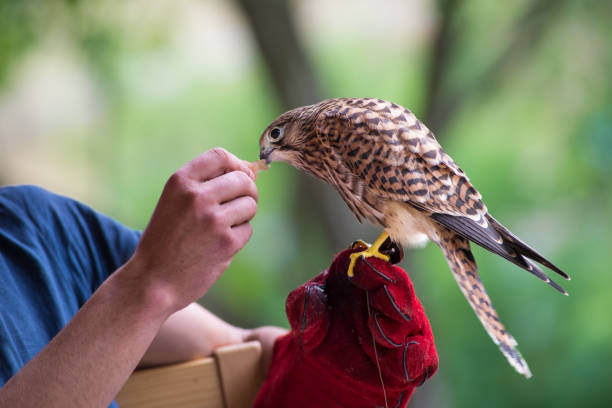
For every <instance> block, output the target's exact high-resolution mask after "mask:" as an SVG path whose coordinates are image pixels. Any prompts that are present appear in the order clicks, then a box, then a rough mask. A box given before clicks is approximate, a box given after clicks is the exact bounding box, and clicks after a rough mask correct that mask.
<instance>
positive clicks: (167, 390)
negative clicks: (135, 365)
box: [116, 357, 224, 408]
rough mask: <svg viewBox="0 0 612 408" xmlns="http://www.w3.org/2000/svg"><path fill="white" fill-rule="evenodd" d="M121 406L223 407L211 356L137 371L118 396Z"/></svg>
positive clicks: (147, 407)
mask: <svg viewBox="0 0 612 408" xmlns="http://www.w3.org/2000/svg"><path fill="white" fill-rule="evenodd" d="M116 400H117V403H118V404H119V406H120V407H121V408H162V407H164V408H166V407H172V408H224V403H223V395H222V393H221V384H220V382H219V377H218V374H217V366H216V363H215V360H214V359H213V358H210V357H209V358H203V359H199V360H194V361H189V362H186V363H180V364H173V365H169V366H164V367H156V368H149V369H144V370H138V371H136V372H134V374H132V376H131V377H130V378H129V379H128V381H127V382H126V384H125V385H124V386H123V388H122V389H121V391H120V392H119V394H118V395H117V398H116Z"/></svg>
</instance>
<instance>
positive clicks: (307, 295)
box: [300, 286, 311, 351]
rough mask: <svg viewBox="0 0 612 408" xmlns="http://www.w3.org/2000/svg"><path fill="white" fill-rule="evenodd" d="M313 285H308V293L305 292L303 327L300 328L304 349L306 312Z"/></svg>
mask: <svg viewBox="0 0 612 408" xmlns="http://www.w3.org/2000/svg"><path fill="white" fill-rule="evenodd" d="M310 288H311V286H307V287H306V293H305V294H304V311H303V312H302V329H301V330H300V350H302V351H303V350H304V330H305V329H306V314H307V311H308V298H309V295H310Z"/></svg>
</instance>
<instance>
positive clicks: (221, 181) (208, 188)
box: [201, 171, 259, 204]
mask: <svg viewBox="0 0 612 408" xmlns="http://www.w3.org/2000/svg"><path fill="white" fill-rule="evenodd" d="M201 190H202V193H203V194H204V195H206V196H208V197H210V198H212V201H214V202H217V203H219V204H223V203H225V202H227V201H231V200H233V199H235V198H237V197H240V196H250V197H252V198H253V199H254V200H255V202H257V200H258V199H259V193H258V191H257V186H256V185H255V182H254V181H253V179H251V178H250V177H249V176H247V175H246V174H245V173H244V172H242V171H232V172H229V173H225V174H222V175H220V176H218V177H215V178H213V179H210V180H208V181H206V182H205V183H203V184H202V186H201Z"/></svg>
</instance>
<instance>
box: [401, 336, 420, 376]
mask: <svg viewBox="0 0 612 408" xmlns="http://www.w3.org/2000/svg"><path fill="white" fill-rule="evenodd" d="M411 344H419V342H418V341H409V342H408V343H406V345H405V346H404V358H403V362H404V375H405V376H406V381H408V382H412V381H414V380H413V379H411V378H410V377H409V376H408V367H406V357H407V355H408V346H409V345H411Z"/></svg>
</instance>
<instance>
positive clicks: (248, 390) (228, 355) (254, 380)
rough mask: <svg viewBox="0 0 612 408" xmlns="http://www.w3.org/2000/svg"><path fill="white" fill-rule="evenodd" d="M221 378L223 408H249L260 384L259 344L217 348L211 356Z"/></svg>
mask: <svg viewBox="0 0 612 408" xmlns="http://www.w3.org/2000/svg"><path fill="white" fill-rule="evenodd" d="M214 355H215V358H216V360H217V367H218V370H219V374H220V377H221V387H222V389H223V396H224V399H225V408H250V407H252V406H253V402H255V397H256V396H257V392H258V391H259V388H260V387H261V385H262V384H263V380H264V376H263V368H262V362H261V344H260V343H259V342H258V341H252V342H248V343H242V344H236V345H232V346H226V347H222V348H219V349H217V350H216V351H215V353H214Z"/></svg>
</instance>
